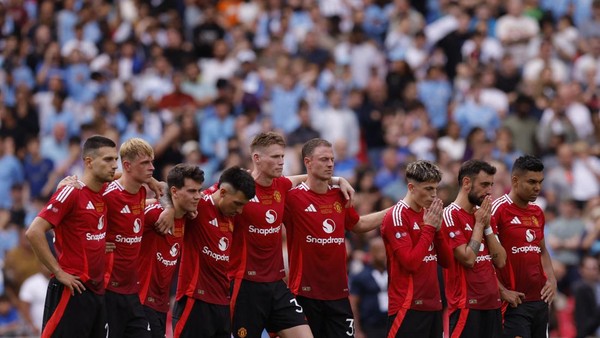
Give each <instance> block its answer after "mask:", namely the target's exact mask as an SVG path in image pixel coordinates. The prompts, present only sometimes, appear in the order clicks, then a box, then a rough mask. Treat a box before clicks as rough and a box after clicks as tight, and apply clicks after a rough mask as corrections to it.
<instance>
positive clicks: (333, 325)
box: [296, 296, 354, 338]
mask: <svg viewBox="0 0 600 338" xmlns="http://www.w3.org/2000/svg"><path fill="white" fill-rule="evenodd" d="M296 299H297V300H298V304H300V306H301V307H302V308H303V309H304V313H305V314H306V319H307V320H308V326H310V330H311V331H312V334H313V336H314V337H315V338H316V337H327V338H336V337H354V315H352V308H351V307H350V301H349V300H348V298H342V299H337V300H319V299H312V298H306V297H302V296H297V297H296Z"/></svg>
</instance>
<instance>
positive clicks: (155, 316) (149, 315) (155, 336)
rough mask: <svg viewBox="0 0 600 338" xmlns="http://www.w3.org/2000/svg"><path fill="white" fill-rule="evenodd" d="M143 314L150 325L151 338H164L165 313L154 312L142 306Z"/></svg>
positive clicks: (165, 326) (165, 327)
mask: <svg viewBox="0 0 600 338" xmlns="http://www.w3.org/2000/svg"><path fill="white" fill-rule="evenodd" d="M144 314H145V315H146V319H148V323H150V333H151V335H152V338H165V334H166V332H167V331H166V330H167V313H166V312H160V311H156V310H154V309H153V308H151V307H147V306H146V305H144Z"/></svg>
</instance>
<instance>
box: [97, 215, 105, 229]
mask: <svg viewBox="0 0 600 338" xmlns="http://www.w3.org/2000/svg"><path fill="white" fill-rule="evenodd" d="M102 228H104V215H102V216H100V218H99V219H98V230H102Z"/></svg>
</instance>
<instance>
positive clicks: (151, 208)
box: [144, 202, 165, 214]
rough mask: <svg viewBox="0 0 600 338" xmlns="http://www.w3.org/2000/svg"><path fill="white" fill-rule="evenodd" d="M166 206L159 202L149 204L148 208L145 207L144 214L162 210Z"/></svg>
mask: <svg viewBox="0 0 600 338" xmlns="http://www.w3.org/2000/svg"><path fill="white" fill-rule="evenodd" d="M163 210H165V208H164V207H163V206H162V205H161V204H160V203H158V202H155V203H151V204H148V205H147V206H146V208H144V214H151V213H157V212H162V211H163Z"/></svg>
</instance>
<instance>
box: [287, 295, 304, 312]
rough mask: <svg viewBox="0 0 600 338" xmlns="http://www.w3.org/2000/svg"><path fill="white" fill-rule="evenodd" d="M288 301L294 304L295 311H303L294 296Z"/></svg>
mask: <svg viewBox="0 0 600 338" xmlns="http://www.w3.org/2000/svg"><path fill="white" fill-rule="evenodd" d="M290 303H294V305H295V306H296V312H298V313H303V312H304V310H303V309H302V306H300V304H298V301H297V300H296V298H292V299H290Z"/></svg>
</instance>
